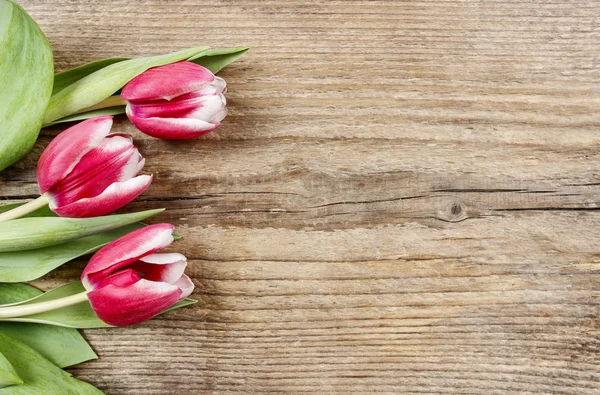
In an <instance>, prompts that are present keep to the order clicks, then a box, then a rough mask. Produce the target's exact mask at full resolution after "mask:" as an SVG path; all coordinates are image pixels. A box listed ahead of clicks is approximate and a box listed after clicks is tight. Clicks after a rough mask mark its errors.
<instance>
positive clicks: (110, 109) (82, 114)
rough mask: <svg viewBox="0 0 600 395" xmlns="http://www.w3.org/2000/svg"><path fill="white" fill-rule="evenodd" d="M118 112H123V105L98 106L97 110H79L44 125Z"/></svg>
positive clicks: (116, 113)
mask: <svg viewBox="0 0 600 395" xmlns="http://www.w3.org/2000/svg"><path fill="white" fill-rule="evenodd" d="M119 114H125V106H115V107H107V108H100V109H98V110H92V111H85V112H80V113H79V114H74V115H69V116H68V117H64V118H61V119H57V120H56V121H53V122H50V123H49V124H44V127H46V126H52V125H56V124H59V123H64V122H76V121H83V120H85V119H90V118H94V117H101V116H104V115H119Z"/></svg>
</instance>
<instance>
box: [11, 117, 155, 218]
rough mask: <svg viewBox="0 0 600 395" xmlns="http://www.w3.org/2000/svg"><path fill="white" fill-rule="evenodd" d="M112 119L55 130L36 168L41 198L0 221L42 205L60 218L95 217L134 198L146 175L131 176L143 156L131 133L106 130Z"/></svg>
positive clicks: (143, 187) (147, 181) (146, 181)
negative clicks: (48, 207)
mask: <svg viewBox="0 0 600 395" xmlns="http://www.w3.org/2000/svg"><path fill="white" fill-rule="evenodd" d="M111 127H112V117H109V116H104V117H97V118H92V119H88V120H86V121H83V122H81V123H79V124H77V125H75V126H73V127H71V128H69V129H67V130H65V131H64V132H62V133H61V134H59V135H58V136H57V137H56V138H55V139H54V140H53V141H52V142H51V143H50V144H49V145H48V147H47V148H46V149H45V151H44V152H43V153H42V156H41V157H40V160H39V162H38V168H37V179H38V184H39V188H40V192H41V194H42V195H41V196H40V197H39V198H38V199H36V200H34V201H32V202H29V203H28V204H25V205H23V206H20V207H18V208H16V209H14V210H11V211H8V212H6V213H3V214H0V222H1V221H6V220H9V219H14V218H19V217H21V216H23V215H25V214H27V213H29V212H32V211H34V210H36V209H38V208H40V207H42V206H45V205H46V204H48V203H49V204H50V209H51V210H52V211H54V212H55V213H56V214H58V215H60V216H63V217H75V218H85V217H96V216H101V215H106V214H109V213H111V212H113V211H116V210H118V209H120V208H121V207H123V206H125V205H126V204H127V203H129V202H131V201H132V200H133V199H135V198H136V197H138V196H139V195H140V194H141V193H142V192H144V191H145V190H146V188H148V186H149V185H150V183H151V182H152V176H149V175H142V176H137V177H136V174H137V173H138V172H139V171H140V170H141V169H142V167H143V166H144V158H142V156H141V155H140V153H139V152H138V150H137V148H136V147H135V146H134V145H133V142H132V138H131V136H129V135H127V134H121V133H112V134H110V130H111Z"/></svg>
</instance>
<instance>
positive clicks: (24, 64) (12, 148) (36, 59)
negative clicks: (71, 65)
mask: <svg viewBox="0 0 600 395" xmlns="http://www.w3.org/2000/svg"><path fill="white" fill-rule="evenodd" d="M0 48H1V50H0V95H1V99H0V125H1V127H0V170H3V169H5V168H6V167H8V166H10V165H11V164H13V163H15V162H16V161H17V160H19V159H21V158H22V157H23V156H24V155H25V154H26V153H27V152H29V150H30V149H31V148H32V147H33V144H34V143H35V140H36V139H37V136H38V134H39V132H40V128H41V127H42V120H43V118H44V112H45V110H46V105H47V104H48V101H49V99H50V94H51V93H52V80H53V78H52V74H53V72H54V63H53V59H52V50H51V49H50V44H49V43H48V40H47V39H46V36H44V33H43V32H42V31H41V30H40V28H39V26H38V25H37V24H36V23H35V22H34V20H33V19H31V18H30V17H29V15H27V13H26V12H25V10H23V9H22V8H21V7H20V6H18V5H17V4H15V3H13V2H12V1H8V0H0Z"/></svg>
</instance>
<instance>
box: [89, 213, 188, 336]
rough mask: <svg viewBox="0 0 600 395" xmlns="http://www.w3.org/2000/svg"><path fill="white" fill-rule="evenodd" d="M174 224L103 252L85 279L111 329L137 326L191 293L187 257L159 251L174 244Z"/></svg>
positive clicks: (128, 238)
mask: <svg viewBox="0 0 600 395" xmlns="http://www.w3.org/2000/svg"><path fill="white" fill-rule="evenodd" d="M172 232H173V225H169V224H157V225H150V226H147V227H144V228H141V229H138V230H136V231H134V232H131V233H129V234H127V235H125V236H123V237H121V238H119V239H117V240H115V241H113V242H111V243H110V244H107V245H106V246H105V247H103V248H102V249H100V250H99V251H98V252H96V254H94V256H93V257H92V259H91V260H90V262H89V263H88V265H87V266H86V268H85V269H84V271H83V273H82V275H81V280H82V282H83V285H84V286H85V288H86V289H87V290H88V293H87V297H88V299H89V301H90V304H91V306H92V308H93V309H94V311H95V313H96V315H97V316H98V318H100V319H101V320H102V321H104V322H106V323H107V324H110V325H115V326H124V325H131V324H135V323H138V322H141V321H144V320H147V319H149V318H152V317H154V316H155V315H157V314H159V313H161V312H162V311H163V310H165V309H167V308H169V307H170V306H172V305H173V304H174V303H176V302H177V301H178V300H180V299H183V298H185V297H187V296H188V295H190V294H191V293H192V291H193V289H194V284H193V283H192V281H191V280H190V279H189V277H188V276H186V275H185V274H184V273H183V272H184V270H185V268H186V266H187V260H186V257H185V256H183V255H181V254H177V253H162V254H161V253H156V251H159V250H161V249H163V248H164V247H166V246H168V245H170V244H171V243H172V242H173V236H172Z"/></svg>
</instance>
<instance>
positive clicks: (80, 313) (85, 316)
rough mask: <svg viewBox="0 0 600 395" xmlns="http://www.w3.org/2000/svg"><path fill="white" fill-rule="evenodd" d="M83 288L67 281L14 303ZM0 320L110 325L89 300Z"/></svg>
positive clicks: (61, 295) (182, 303)
mask: <svg viewBox="0 0 600 395" xmlns="http://www.w3.org/2000/svg"><path fill="white" fill-rule="evenodd" d="M0 291H1V289H0ZM84 291H85V288H84V287H83V285H82V284H81V282H79V281H76V282H73V283H69V284H67V285H63V286H62V287H58V288H54V289H52V290H50V291H48V292H46V293H44V294H43V295H40V296H37V297H34V298H32V299H29V300H26V301H24V302H22V303H16V304H19V305H20V304H31V303H38V302H46V301H49V300H54V299H60V298H64V297H66V296H71V295H75V294H78V293H81V292H84ZM194 303H196V301H195V300H193V299H184V300H181V301H179V302H177V303H175V304H174V305H173V306H171V307H169V308H168V309H166V310H165V311H163V312H162V313H161V314H163V313H165V312H168V311H172V310H175V309H178V308H181V307H184V306H189V305H191V304H194ZM13 305H14V304H13ZM0 321H11V322H35V323H40V324H48V325H57V326H64V327H67V328H106V327H110V325H108V324H106V323H104V322H102V321H101V320H100V319H99V318H98V317H96V314H95V313H94V310H92V307H91V306H90V304H89V302H82V303H78V304H76V305H72V306H67V307H63V308H61V309H56V310H53V311H47V312H45V313H40V314H33V315H29V316H26V317H17V318H6V319H2V320H0Z"/></svg>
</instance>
